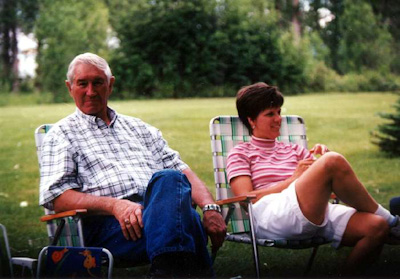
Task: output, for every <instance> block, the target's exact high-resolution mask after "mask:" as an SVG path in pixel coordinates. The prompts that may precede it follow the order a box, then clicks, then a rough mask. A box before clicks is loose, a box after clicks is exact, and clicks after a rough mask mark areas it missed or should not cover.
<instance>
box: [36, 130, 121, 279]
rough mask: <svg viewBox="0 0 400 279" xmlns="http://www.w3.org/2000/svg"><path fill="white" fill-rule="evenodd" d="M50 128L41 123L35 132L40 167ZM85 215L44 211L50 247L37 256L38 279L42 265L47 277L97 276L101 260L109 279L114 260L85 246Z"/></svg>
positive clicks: (75, 211)
mask: <svg viewBox="0 0 400 279" xmlns="http://www.w3.org/2000/svg"><path fill="white" fill-rule="evenodd" d="M51 127H52V125H50V124H44V125H41V126H39V127H38V128H37V129H36V130H35V142H36V151H37V155H38V160H39V167H40V163H41V162H40V150H41V145H42V142H43V138H44V136H45V135H46V133H47V132H48V131H49V130H50V129H51ZM86 212H87V210H86V209H77V210H70V211H66V212H61V213H57V214H55V213H54V212H52V211H50V210H48V209H45V214H46V215H45V216H43V217H42V218H40V220H41V221H42V222H46V223H47V234H48V237H49V246H46V247H44V248H43V249H42V251H41V252H40V253H39V258H38V268H37V277H38V278H39V277H40V276H41V275H42V273H43V271H42V269H43V265H44V264H45V266H46V276H48V277H70V276H75V277H93V276H94V277H98V276H99V275H100V274H99V272H100V265H101V264H102V263H103V262H104V259H106V262H107V263H108V270H107V277H108V278H111V276H112V268H113V265H114V259H113V256H112V254H111V253H110V251H109V250H107V249H106V248H99V247H86V246H85V242H84V239H83V233H82V218H81V217H82V216H83V215H84V214H85V213H86ZM99 257H101V258H99ZM75 268H76V270H75Z"/></svg>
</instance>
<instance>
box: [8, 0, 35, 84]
mask: <svg viewBox="0 0 400 279" xmlns="http://www.w3.org/2000/svg"><path fill="white" fill-rule="evenodd" d="M37 10H38V9H37V1H36V0H12V1H10V0H0V46H1V50H0V53H1V60H0V70H1V72H0V88H1V87H3V89H11V90H12V91H17V90H18V87H19V84H18V59H17V55H18V38H17V32H18V31H19V30H23V31H26V32H29V31H30V30H32V27H33V22H34V20H35V18H36V14H37Z"/></svg>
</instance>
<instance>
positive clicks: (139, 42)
mask: <svg viewBox="0 0 400 279" xmlns="http://www.w3.org/2000/svg"><path fill="white" fill-rule="evenodd" d="M122 4H123V2H122ZM139 5H140V9H138V6H139ZM127 9H128V11H124V13H123V14H121V15H120V17H119V19H120V22H118V23H117V24H116V23H115V22H114V23H113V27H114V29H115V31H116V33H117V36H118V38H119V39H120V42H121V44H120V47H119V48H118V49H117V50H116V55H115V56H114V57H115V59H113V61H114V62H113V65H114V72H115V75H116V77H117V78H118V79H120V80H123V84H122V83H120V84H119V85H118V84H117V88H118V86H121V87H120V88H118V89H119V92H122V91H134V92H136V94H138V95H140V96H156V94H158V93H157V92H162V94H163V95H164V96H169V97H174V98H178V97H183V96H193V94H195V92H196V91H198V90H201V88H205V87H207V86H208V85H209V84H210V80H212V78H213V77H212V74H213V67H214V63H215V57H214V55H213V53H212V52H211V48H210V46H211V43H212V35H213V33H214V32H215V28H216V26H215V16H214V14H213V8H212V7H210V4H209V1H206V0H195V1H175V0H159V1H152V3H150V4H149V3H143V2H139V4H136V5H132V6H131V7H127ZM122 86H123V88H122Z"/></svg>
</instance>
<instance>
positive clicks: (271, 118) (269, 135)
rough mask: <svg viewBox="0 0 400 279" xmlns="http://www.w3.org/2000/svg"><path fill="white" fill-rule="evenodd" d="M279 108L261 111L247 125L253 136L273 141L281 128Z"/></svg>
mask: <svg viewBox="0 0 400 279" xmlns="http://www.w3.org/2000/svg"><path fill="white" fill-rule="evenodd" d="M281 121H282V117H281V108H280V107H277V108H268V109H266V110H263V111H261V112H260V113H259V114H258V115H257V117H256V118H255V119H254V120H252V119H250V118H249V123H250V125H251V126H252V127H253V136H255V137H257V138H263V139H275V138H277V137H278V136H279V135H280V133H279V129H280V128H281Z"/></svg>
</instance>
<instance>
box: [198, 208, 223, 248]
mask: <svg viewBox="0 0 400 279" xmlns="http://www.w3.org/2000/svg"><path fill="white" fill-rule="evenodd" d="M203 226H204V228H205V230H206V233H207V234H208V235H209V236H210V239H211V249H212V252H217V251H218V249H219V248H220V247H221V246H222V244H223V243H224V240H225V236H226V225H225V222H224V219H223V218H222V215H221V214H220V213H218V212H217V211H214V210H208V211H206V212H204V214H203Z"/></svg>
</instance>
